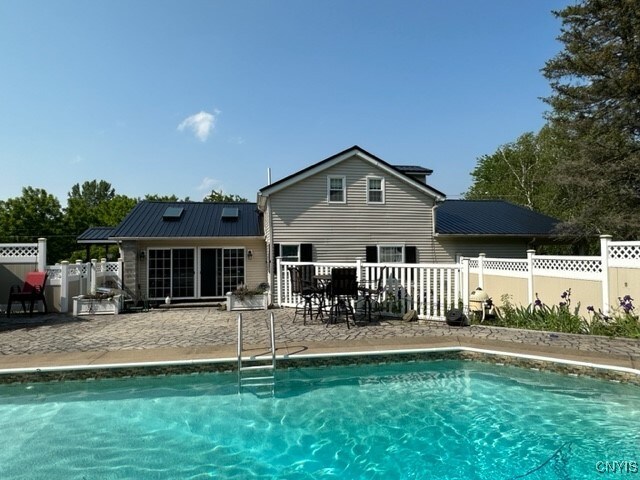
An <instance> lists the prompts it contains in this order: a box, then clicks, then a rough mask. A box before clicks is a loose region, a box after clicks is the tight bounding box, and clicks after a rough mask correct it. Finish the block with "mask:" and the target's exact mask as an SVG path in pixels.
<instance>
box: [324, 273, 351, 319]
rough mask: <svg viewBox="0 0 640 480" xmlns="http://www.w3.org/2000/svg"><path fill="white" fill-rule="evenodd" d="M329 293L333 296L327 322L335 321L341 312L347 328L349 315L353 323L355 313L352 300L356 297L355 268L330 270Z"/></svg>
mask: <svg viewBox="0 0 640 480" xmlns="http://www.w3.org/2000/svg"><path fill="white" fill-rule="evenodd" d="M329 288H330V292H329V294H330V295H331V297H332V298H333V301H332V305H331V310H330V311H329V320H328V322H327V325H328V324H329V323H334V322H337V321H338V319H339V318H340V315H341V313H342V314H344V318H345V321H346V323H347V328H349V315H351V319H352V320H353V324H354V325H355V323H356V319H355V313H354V310H353V305H352V304H351V301H352V300H355V299H357V298H358V278H357V270H356V268H352V267H338V268H334V269H332V270H331V284H330V286H329Z"/></svg>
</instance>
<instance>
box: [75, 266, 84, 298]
mask: <svg viewBox="0 0 640 480" xmlns="http://www.w3.org/2000/svg"><path fill="white" fill-rule="evenodd" d="M76 272H78V295H84V293H85V289H84V287H85V285H84V281H85V280H84V275H82V260H76Z"/></svg>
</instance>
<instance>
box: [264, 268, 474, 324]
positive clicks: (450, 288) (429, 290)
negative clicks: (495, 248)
mask: <svg viewBox="0 0 640 480" xmlns="http://www.w3.org/2000/svg"><path fill="white" fill-rule="evenodd" d="M301 265H313V267H314V273H315V275H328V274H330V273H331V270H332V269H333V268H337V267H355V268H356V275H357V280H358V284H359V285H366V286H368V287H375V285H376V284H377V281H378V277H379V275H380V272H381V271H382V269H383V268H384V279H383V282H382V285H383V292H382V295H381V298H380V299H379V302H378V304H379V306H380V308H381V310H382V312H383V313H387V314H395V315H398V316H400V315H404V314H405V313H406V312H407V311H409V310H415V311H416V313H417V315H418V318H421V319H430V320H444V319H445V314H446V312H447V311H448V310H450V309H451V308H457V307H458V306H460V304H461V303H464V304H465V305H466V301H465V296H464V295H463V291H462V278H461V266H460V265H458V264H398V263H364V262H362V261H359V260H357V261H356V262H353V263H309V262H284V261H281V260H280V259H278V263H277V271H276V278H275V289H274V291H275V297H274V299H273V301H274V303H275V304H276V305H279V306H282V307H295V306H296V305H297V304H298V303H300V300H301V299H300V296H299V295H296V294H294V293H293V292H292V289H291V278H290V276H289V273H288V270H287V267H290V266H301ZM361 302H362V298H360V299H356V300H354V303H355V306H356V307H359V306H361Z"/></svg>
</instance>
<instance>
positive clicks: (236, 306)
mask: <svg viewBox="0 0 640 480" xmlns="http://www.w3.org/2000/svg"><path fill="white" fill-rule="evenodd" d="M268 305H269V285H268V284H266V283H261V284H260V285H258V286H257V287H256V288H253V289H250V288H248V287H247V286H246V285H242V284H241V285H239V286H238V288H236V289H235V290H233V291H231V292H227V310H229V311H231V310H266V309H267V307H268Z"/></svg>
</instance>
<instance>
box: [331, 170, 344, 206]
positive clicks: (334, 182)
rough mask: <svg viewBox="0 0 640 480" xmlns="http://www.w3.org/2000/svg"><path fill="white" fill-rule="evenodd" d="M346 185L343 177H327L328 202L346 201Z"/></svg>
mask: <svg viewBox="0 0 640 480" xmlns="http://www.w3.org/2000/svg"><path fill="white" fill-rule="evenodd" d="M346 185H347V181H346V178H345V177H331V176H330V177H327V201H328V202H329V203H346V202H347V192H346Z"/></svg>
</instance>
